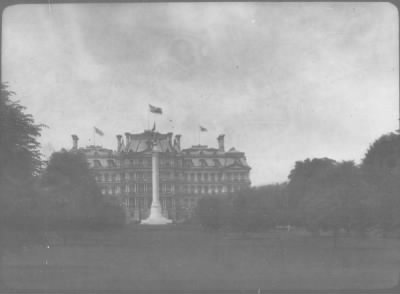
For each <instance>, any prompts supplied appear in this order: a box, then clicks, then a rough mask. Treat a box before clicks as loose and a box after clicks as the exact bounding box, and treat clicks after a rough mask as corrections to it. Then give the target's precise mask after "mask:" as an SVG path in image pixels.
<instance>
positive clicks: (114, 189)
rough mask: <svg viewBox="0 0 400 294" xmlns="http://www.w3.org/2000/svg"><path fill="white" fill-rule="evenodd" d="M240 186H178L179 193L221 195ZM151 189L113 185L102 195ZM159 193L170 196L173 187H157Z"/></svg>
mask: <svg viewBox="0 0 400 294" xmlns="http://www.w3.org/2000/svg"><path fill="white" fill-rule="evenodd" d="M240 189H241V186H239V185H227V186H222V185H188V186H180V187H179V191H180V192H181V193H187V194H221V193H233V192H236V191H239V190H240ZM152 191H153V187H152V185H151V184H129V185H125V186H120V185H113V186H110V187H103V188H102V193H103V194H108V195H119V194H121V193H122V192H125V193H151V192H152ZM159 191H160V193H163V194H170V193H174V192H175V187H174V185H171V184H161V185H160V187H159Z"/></svg>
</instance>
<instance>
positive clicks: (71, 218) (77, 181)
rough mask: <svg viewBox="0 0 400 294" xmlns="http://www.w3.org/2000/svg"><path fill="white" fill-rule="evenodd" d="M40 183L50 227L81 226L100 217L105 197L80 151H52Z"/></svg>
mask: <svg viewBox="0 0 400 294" xmlns="http://www.w3.org/2000/svg"><path fill="white" fill-rule="evenodd" d="M42 186H43V188H44V190H45V191H46V193H45V194H46V205H47V206H48V208H47V218H48V225H49V226H54V227H59V226H61V225H62V226H67V227H70V226H82V225H87V224H90V223H92V224H94V223H96V222H98V221H99V220H100V219H101V218H102V215H101V213H102V212H104V202H105V200H104V198H103V196H102V195H101V193H100V191H99V188H98V186H97V184H96V182H95V180H94V178H93V176H92V174H91V172H90V169H89V165H88V163H87V160H86V158H85V155H84V154H83V153H80V152H69V151H61V152H55V153H53V154H52V155H51V157H50V160H49V163H48V166H47V168H46V170H45V172H44V174H43V178H42ZM107 207H111V206H110V205H109V206H107ZM110 209H114V208H113V207H111V208H110Z"/></svg>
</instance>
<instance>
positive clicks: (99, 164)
mask: <svg viewBox="0 0 400 294" xmlns="http://www.w3.org/2000/svg"><path fill="white" fill-rule="evenodd" d="M93 165H94V167H102V165H101V162H100V160H97V159H96V160H94V161H93Z"/></svg>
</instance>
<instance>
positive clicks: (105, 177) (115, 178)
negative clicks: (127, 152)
mask: <svg viewBox="0 0 400 294" xmlns="http://www.w3.org/2000/svg"><path fill="white" fill-rule="evenodd" d="M151 177H152V175H151V172H131V173H122V174H118V173H112V174H109V173H104V174H97V175H95V180H96V182H98V183H100V182H121V180H122V179H125V181H130V180H131V181H141V180H151ZM160 179H162V180H168V179H170V180H172V179H174V174H173V173H169V172H160Z"/></svg>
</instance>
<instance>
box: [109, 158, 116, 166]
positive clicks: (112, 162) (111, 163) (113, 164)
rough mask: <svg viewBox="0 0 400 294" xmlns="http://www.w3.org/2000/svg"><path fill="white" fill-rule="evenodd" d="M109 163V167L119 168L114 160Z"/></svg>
mask: <svg viewBox="0 0 400 294" xmlns="http://www.w3.org/2000/svg"><path fill="white" fill-rule="evenodd" d="M107 163H108V167H117V165H116V164H115V162H114V160H112V159H109V160H107Z"/></svg>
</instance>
